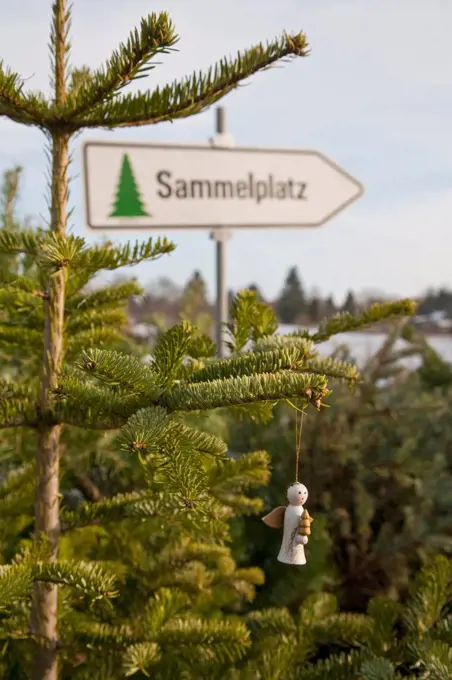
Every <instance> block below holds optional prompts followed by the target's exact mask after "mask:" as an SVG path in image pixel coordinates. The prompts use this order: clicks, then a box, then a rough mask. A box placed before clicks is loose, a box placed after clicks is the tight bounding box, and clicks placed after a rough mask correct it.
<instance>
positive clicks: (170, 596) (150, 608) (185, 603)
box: [139, 549, 191, 637]
mask: <svg viewBox="0 0 452 680" xmlns="http://www.w3.org/2000/svg"><path fill="white" fill-rule="evenodd" d="M176 551H177V549H176ZM165 566H167V565H166V564H165ZM190 605H191V601H190V598H189V597H188V595H187V594H186V593H184V592H182V591H181V590H178V589H177V588H159V589H158V590H157V591H156V592H155V593H154V595H153V597H152V598H151V599H150V600H149V602H148V603H147V604H146V607H145V609H144V611H143V614H142V616H141V620H140V622H139V629H140V630H141V632H142V635H143V637H149V633H151V634H152V633H158V631H159V630H160V629H161V627H162V626H164V625H165V624H166V623H168V622H169V621H171V619H172V618H173V617H175V616H177V615H180V614H181V613H182V612H183V611H186V610H187V609H188V608H189V607H190Z"/></svg>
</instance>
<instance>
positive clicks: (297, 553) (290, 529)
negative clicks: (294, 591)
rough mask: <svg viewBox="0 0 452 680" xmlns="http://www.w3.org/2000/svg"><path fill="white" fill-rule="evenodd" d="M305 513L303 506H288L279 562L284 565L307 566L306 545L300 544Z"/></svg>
mask: <svg viewBox="0 0 452 680" xmlns="http://www.w3.org/2000/svg"><path fill="white" fill-rule="evenodd" d="M303 513H304V508H303V506H302V505H288V506H287V508H286V511H285V513H284V533H283V539H282V544H281V550H280V551H279V555H278V560H279V561H280V562H283V563H284V564H294V565H303V564H306V556H305V554H304V545H303V544H302V543H299V542H298V540H299V539H298V538H297V537H298V535H299V534H298V531H299V526H300V517H302V515H303Z"/></svg>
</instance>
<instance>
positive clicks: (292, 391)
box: [161, 371, 328, 411]
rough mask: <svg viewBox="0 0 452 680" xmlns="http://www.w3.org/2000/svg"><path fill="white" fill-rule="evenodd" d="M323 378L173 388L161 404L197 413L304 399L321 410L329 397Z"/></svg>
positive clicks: (281, 376) (269, 377)
mask: <svg viewBox="0 0 452 680" xmlns="http://www.w3.org/2000/svg"><path fill="white" fill-rule="evenodd" d="M326 384H327V381H326V378H325V377H324V376H319V375H313V374H308V373H292V372H290V371H287V372H284V371H279V372H277V373H264V374H261V375H252V376H241V377H238V378H225V379H223V380H215V381H213V382H204V383H194V384H185V385H180V386H176V387H173V388H172V389H171V390H170V391H169V392H167V393H166V394H165V395H163V397H162V399H161V402H162V403H163V404H164V405H165V406H166V407H167V408H168V409H170V410H171V411H174V410H180V411H197V410H205V409H212V408H220V407H223V406H233V405H235V404H248V403H253V402H261V401H278V400H280V399H287V398H289V399H291V398H301V399H304V400H305V401H306V403H313V404H314V405H316V407H319V406H320V404H321V400H322V399H323V397H324V396H326V395H327V394H328V390H327V387H326Z"/></svg>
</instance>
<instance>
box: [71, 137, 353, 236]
mask: <svg viewBox="0 0 452 680" xmlns="http://www.w3.org/2000/svg"><path fill="white" fill-rule="evenodd" d="M83 168H84V185H85V206H86V222H87V224H88V226H89V227H91V229H108V230H111V229H140V228H146V229H192V228H198V229H199V228H204V229H206V228H208V229H212V228H215V227H230V228H234V227H319V226H321V225H322V224H325V222H327V221H328V220H329V219H331V218H332V217H333V216H334V215H337V213H339V212H340V211H341V210H344V208H346V207H347V206H349V205H350V204H351V203H353V202H354V201H356V200H357V199H358V198H359V197H360V196H361V195H362V194H363V187H362V186H361V184H360V183H359V182H357V180H355V179H354V178H353V177H351V176H350V175H349V174H347V173H346V172H345V171H344V170H342V169H341V168H340V167H339V166H337V165H336V164H335V163H333V162H332V161H330V160H329V159H328V158H326V157H325V156H323V155H322V154H321V153H318V152H317V151H303V150H299V151H297V150H289V149H288V150H280V149H252V148H250V149H248V148H240V147H239V148H237V147H236V148H223V147H212V146H208V145H205V146H188V145H187V146H185V145H183V146H181V145H168V144H142V143H137V144H130V143H111V142H87V143H85V144H84V147H83Z"/></svg>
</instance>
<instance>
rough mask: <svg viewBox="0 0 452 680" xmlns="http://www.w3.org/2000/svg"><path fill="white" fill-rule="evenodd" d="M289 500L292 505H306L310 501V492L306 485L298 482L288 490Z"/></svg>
mask: <svg viewBox="0 0 452 680" xmlns="http://www.w3.org/2000/svg"><path fill="white" fill-rule="evenodd" d="M287 500H288V501H289V503H290V504H291V505H304V504H305V503H306V501H307V500H308V490H307V488H306V487H305V485H304V484H300V483H299V482H297V483H296V484H291V486H289V488H288V489H287Z"/></svg>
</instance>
